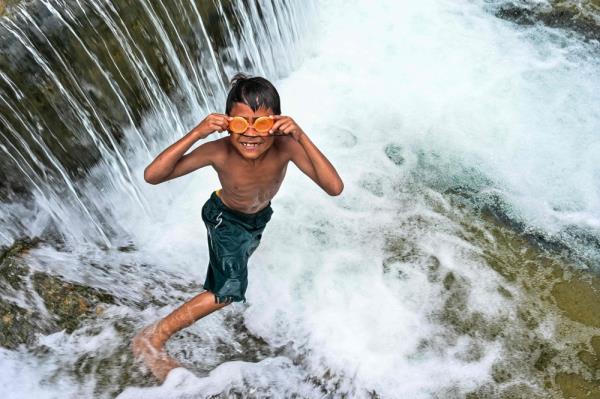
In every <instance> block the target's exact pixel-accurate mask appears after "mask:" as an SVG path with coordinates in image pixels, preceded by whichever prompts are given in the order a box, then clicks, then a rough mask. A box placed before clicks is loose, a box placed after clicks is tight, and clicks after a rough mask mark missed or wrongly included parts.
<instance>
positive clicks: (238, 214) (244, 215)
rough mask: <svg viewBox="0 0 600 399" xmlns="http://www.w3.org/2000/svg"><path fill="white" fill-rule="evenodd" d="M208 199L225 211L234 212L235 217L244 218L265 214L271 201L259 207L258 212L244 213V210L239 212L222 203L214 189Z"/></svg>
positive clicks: (250, 218)
mask: <svg viewBox="0 0 600 399" xmlns="http://www.w3.org/2000/svg"><path fill="white" fill-rule="evenodd" d="M210 199H211V201H214V202H215V204H216V205H217V206H218V207H219V208H221V209H223V210H225V211H227V212H229V213H232V214H234V215H235V216H236V217H239V218H241V219H246V220H252V219H255V218H256V217H260V216H262V215H265V214H267V213H268V212H270V210H271V201H269V203H268V204H267V206H265V207H264V208H263V209H261V210H260V211H258V212H255V213H244V212H240V211H238V210H235V209H231V208H230V207H228V206H227V205H225V204H224V203H223V201H221V198H219V196H218V195H217V192H216V191H213V192H212V194H211V195H210Z"/></svg>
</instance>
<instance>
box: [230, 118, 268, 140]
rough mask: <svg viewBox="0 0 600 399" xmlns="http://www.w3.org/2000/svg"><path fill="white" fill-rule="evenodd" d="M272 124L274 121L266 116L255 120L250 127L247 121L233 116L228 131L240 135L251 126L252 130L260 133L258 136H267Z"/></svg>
mask: <svg viewBox="0 0 600 399" xmlns="http://www.w3.org/2000/svg"><path fill="white" fill-rule="evenodd" d="M274 123H275V120H274V119H271V118H269V117H268V116H261V117H258V118H256V120H255V121H254V123H253V124H252V125H250V124H249V123H248V121H247V120H246V119H244V118H242V117H241V116H234V117H233V119H231V120H230V121H229V126H228V129H229V131H231V132H232V133H237V134H242V133H244V132H246V130H248V128H250V126H252V127H253V128H254V130H256V131H257V132H258V133H260V134H258V136H269V135H270V134H269V130H270V129H271V128H272V127H273V124H274Z"/></svg>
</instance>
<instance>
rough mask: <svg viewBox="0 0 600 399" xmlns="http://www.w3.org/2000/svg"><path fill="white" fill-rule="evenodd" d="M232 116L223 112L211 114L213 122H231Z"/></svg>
mask: <svg viewBox="0 0 600 399" xmlns="http://www.w3.org/2000/svg"><path fill="white" fill-rule="evenodd" d="M231 119H232V118H231V117H229V116H227V115H221V114H213V115H212V116H211V122H222V123H229V121H230V120H231Z"/></svg>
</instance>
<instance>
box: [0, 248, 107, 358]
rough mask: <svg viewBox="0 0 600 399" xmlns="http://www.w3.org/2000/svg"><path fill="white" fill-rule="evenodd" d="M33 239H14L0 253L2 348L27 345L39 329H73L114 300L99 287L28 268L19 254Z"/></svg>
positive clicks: (45, 330) (49, 330) (25, 249)
mask: <svg viewBox="0 0 600 399" xmlns="http://www.w3.org/2000/svg"><path fill="white" fill-rule="evenodd" d="M36 243H37V242H36V241H23V240H22V241H17V242H16V243H15V244H14V245H13V246H12V247H10V248H9V249H8V250H6V251H5V252H4V253H3V254H2V255H0V326H1V328H0V346H3V347H5V348H9V349H15V348H16V347H18V346H19V345H22V344H25V345H31V344H33V343H34V342H35V339H36V334H39V333H41V334H51V333H54V332H57V331H61V330H66V331H67V332H69V333H70V332H73V331H74V330H76V329H77V328H79V327H80V326H81V323H82V322H83V321H84V320H86V319H88V318H93V317H97V316H98V315H100V314H102V312H103V311H104V308H105V307H106V305H110V304H114V303H115V298H114V297H113V296H112V295H110V294H108V293H106V292H104V291H102V290H99V289H96V288H91V287H86V286H84V285H81V284H77V283H72V282H68V281H65V280H64V279H63V278H61V277H60V276H54V275H50V274H48V273H45V272H40V271H35V272H34V271H32V270H31V269H30V268H29V266H27V264H25V262H24V261H23V258H22V254H23V253H24V252H25V251H27V250H28V249H29V248H31V247H32V246H34V245H35V244H36ZM42 304H43V305H42Z"/></svg>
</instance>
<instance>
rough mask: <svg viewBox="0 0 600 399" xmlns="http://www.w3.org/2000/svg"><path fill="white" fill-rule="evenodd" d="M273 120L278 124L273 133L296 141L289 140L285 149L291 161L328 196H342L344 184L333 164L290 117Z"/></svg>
mask: <svg viewBox="0 0 600 399" xmlns="http://www.w3.org/2000/svg"><path fill="white" fill-rule="evenodd" d="M273 118H274V119H276V122H275V124H274V125H273V127H272V128H271V133H273V132H275V131H279V132H280V133H282V134H283V135H288V136H292V137H293V138H294V140H289V142H288V143H286V145H285V147H286V148H287V151H288V153H289V156H290V159H291V160H292V162H294V164H296V166H297V167H298V169H300V170H301V171H302V172H303V173H304V174H305V175H307V176H308V177H310V178H311V179H312V180H313V181H314V182H315V183H317V185H318V186H319V187H321V188H322V189H323V190H324V191H325V192H326V193H327V194H329V195H340V194H341V193H342V191H343V190H344V182H343V181H342V179H341V178H340V176H339V175H338V173H337V171H336V170H335V168H334V167H333V165H332V164H331V162H329V160H328V159H327V158H326V157H325V155H323V153H322V152H321V151H319V149H318V148H317V146H316V145H315V144H314V143H313V142H312V141H311V140H310V139H309V138H308V136H307V135H306V133H304V131H303V130H302V129H301V128H300V127H299V126H298V125H297V124H296V122H294V121H293V120H292V118H290V117H287V116H281V115H274V116H273ZM284 139H285V138H284Z"/></svg>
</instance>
